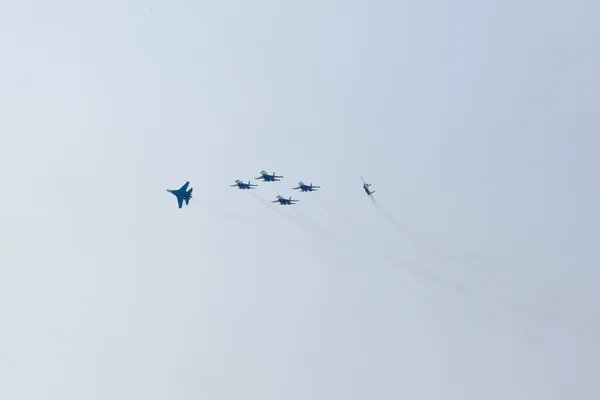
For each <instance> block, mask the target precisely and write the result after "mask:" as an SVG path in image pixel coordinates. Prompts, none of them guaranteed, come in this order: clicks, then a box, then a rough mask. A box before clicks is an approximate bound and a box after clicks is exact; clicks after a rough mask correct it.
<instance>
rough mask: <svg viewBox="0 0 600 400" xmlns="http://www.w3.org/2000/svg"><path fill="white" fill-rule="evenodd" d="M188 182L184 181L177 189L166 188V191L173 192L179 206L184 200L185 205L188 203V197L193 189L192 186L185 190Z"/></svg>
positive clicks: (189, 197) (190, 196)
mask: <svg viewBox="0 0 600 400" xmlns="http://www.w3.org/2000/svg"><path fill="white" fill-rule="evenodd" d="M189 184H190V183H189V182H186V183H185V184H184V185H183V186H182V187H181V188H179V189H177V190H170V189H167V192H170V193H173V194H174V195H175V196H176V197H177V202H178V203H179V208H181V206H182V205H183V201H184V200H185V205H186V206H187V205H188V204H190V199H191V198H192V190H194V188H191V189H190V190H189V191H187V188H188V185H189Z"/></svg>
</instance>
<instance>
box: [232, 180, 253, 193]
mask: <svg viewBox="0 0 600 400" xmlns="http://www.w3.org/2000/svg"><path fill="white" fill-rule="evenodd" d="M229 186H231V187H236V186H237V187H238V188H240V189H242V190H244V189H254V188H255V187H256V186H258V185H253V184H251V183H250V181H248V183H244V182H242V181H240V180H239V179H236V180H235V185H229Z"/></svg>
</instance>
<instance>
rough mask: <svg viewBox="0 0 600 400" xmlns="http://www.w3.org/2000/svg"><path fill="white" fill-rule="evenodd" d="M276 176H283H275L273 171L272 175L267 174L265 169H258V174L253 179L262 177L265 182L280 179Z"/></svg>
mask: <svg viewBox="0 0 600 400" xmlns="http://www.w3.org/2000/svg"><path fill="white" fill-rule="evenodd" d="M278 178H283V176H277V175H275V172H273V175H269V174H267V172H266V171H260V176H259V177H258V178H254V179H263V180H264V181H265V182H279V181H280V180H281V179H278Z"/></svg>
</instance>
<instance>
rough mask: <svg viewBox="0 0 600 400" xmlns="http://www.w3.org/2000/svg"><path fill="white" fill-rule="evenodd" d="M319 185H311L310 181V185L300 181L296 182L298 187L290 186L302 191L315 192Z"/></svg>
mask: <svg viewBox="0 0 600 400" xmlns="http://www.w3.org/2000/svg"><path fill="white" fill-rule="evenodd" d="M320 187H321V186H313V184H312V182H311V184H310V185H305V184H304V183H303V182H302V181H300V182H298V187H295V188H292V190H298V189H300V190H301V191H303V192H316V191H317V189H318V188H320Z"/></svg>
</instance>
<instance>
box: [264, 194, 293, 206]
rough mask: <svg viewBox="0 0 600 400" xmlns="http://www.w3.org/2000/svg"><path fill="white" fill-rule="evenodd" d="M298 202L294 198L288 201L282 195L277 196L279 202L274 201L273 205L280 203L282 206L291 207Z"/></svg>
mask: <svg viewBox="0 0 600 400" xmlns="http://www.w3.org/2000/svg"><path fill="white" fill-rule="evenodd" d="M297 202H298V200H292V196H290V198H289V199H286V198H284V197H282V196H280V195H277V200H275V201H272V202H271V203H279V204H280V205H282V206H290V205H294V204H296V203H297Z"/></svg>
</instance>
